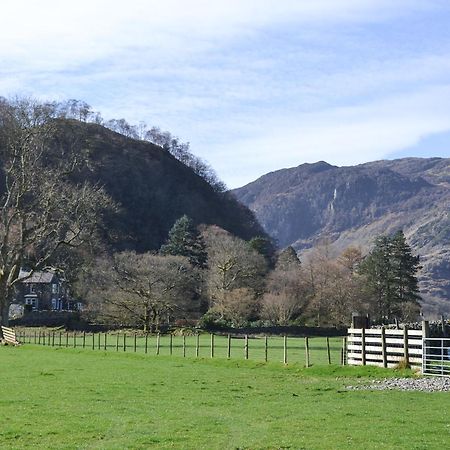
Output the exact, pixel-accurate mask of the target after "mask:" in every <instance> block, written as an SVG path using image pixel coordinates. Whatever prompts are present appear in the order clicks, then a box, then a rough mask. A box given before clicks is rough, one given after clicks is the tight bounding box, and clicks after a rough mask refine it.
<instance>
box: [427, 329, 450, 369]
mask: <svg viewBox="0 0 450 450" xmlns="http://www.w3.org/2000/svg"><path fill="white" fill-rule="evenodd" d="M422 373H423V374H424V375H438V376H450V338H448V337H443V338H424V340H423V361H422Z"/></svg>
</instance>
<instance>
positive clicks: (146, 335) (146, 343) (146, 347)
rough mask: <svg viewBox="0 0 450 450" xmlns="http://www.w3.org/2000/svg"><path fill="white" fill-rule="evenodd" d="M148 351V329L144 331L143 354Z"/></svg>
mask: <svg viewBox="0 0 450 450" xmlns="http://www.w3.org/2000/svg"><path fill="white" fill-rule="evenodd" d="M147 352H148V331H146V333H145V354H147Z"/></svg>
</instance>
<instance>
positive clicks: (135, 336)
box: [134, 332, 137, 353]
mask: <svg viewBox="0 0 450 450" xmlns="http://www.w3.org/2000/svg"><path fill="white" fill-rule="evenodd" d="M136 350H137V333H136V332H134V353H136Z"/></svg>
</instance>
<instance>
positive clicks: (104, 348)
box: [103, 331, 108, 352]
mask: <svg viewBox="0 0 450 450" xmlns="http://www.w3.org/2000/svg"><path fill="white" fill-rule="evenodd" d="M107 336H108V332H107V331H106V332H105V339H104V342H103V344H104V346H103V350H104V351H105V352H106V349H107V348H108V347H107V345H106V337H107Z"/></svg>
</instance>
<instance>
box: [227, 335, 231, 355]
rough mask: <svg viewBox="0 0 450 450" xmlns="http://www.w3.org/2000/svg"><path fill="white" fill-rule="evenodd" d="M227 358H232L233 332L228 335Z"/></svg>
mask: <svg viewBox="0 0 450 450" xmlns="http://www.w3.org/2000/svg"><path fill="white" fill-rule="evenodd" d="M227 358H228V359H230V358H231V334H229V335H228V344H227Z"/></svg>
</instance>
